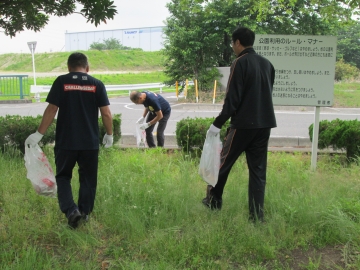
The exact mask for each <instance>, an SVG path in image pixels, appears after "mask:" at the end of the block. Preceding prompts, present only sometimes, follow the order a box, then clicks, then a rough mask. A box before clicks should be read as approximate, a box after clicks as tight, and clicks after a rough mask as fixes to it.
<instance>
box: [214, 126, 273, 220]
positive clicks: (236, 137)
mask: <svg viewBox="0 0 360 270" xmlns="http://www.w3.org/2000/svg"><path fill="white" fill-rule="evenodd" d="M270 130H271V129H270V128H262V129H231V128H229V129H228V133H227V135H226V138H225V140H224V145H223V150H222V152H221V161H220V170H219V178H218V183H217V184H216V186H215V187H214V188H213V189H212V193H213V194H214V196H215V197H217V198H219V199H222V194H223V191H224V187H225V184H226V181H227V178H228V176H229V173H230V170H231V168H232V166H233V165H234V163H235V161H236V160H237V158H238V157H239V156H240V155H241V154H242V153H243V152H244V151H245V154H246V161H247V165H248V169H249V187H248V193H249V195H248V197H249V212H250V218H258V219H262V218H263V215H264V213H263V208H264V198H265V184H266V166H267V150H268V142H269V137H270Z"/></svg>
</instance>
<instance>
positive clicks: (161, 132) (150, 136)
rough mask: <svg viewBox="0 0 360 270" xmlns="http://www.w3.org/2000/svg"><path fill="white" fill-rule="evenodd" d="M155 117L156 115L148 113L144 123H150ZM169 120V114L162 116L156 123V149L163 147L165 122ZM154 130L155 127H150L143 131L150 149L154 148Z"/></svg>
mask: <svg viewBox="0 0 360 270" xmlns="http://www.w3.org/2000/svg"><path fill="white" fill-rule="evenodd" d="M155 117H156V114H152V113H149V115H148V117H147V119H146V123H148V122H150V121H151V120H153V119H154V118H155ZM169 118H170V113H169V114H164V115H163V118H161V119H160V121H159V122H158V127H157V130H156V139H157V146H158V147H164V142H165V136H164V131H165V128H166V125H167V122H168V120H169ZM154 128H155V125H152V126H150V127H148V128H147V129H145V131H146V142H147V144H148V146H149V147H150V148H151V147H156V145H155V142H154V137H153V134H152V133H153V130H154Z"/></svg>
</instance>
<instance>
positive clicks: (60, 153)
mask: <svg viewBox="0 0 360 270" xmlns="http://www.w3.org/2000/svg"><path fill="white" fill-rule="evenodd" d="M54 152H55V164H56V176H55V178H56V184H57V192H58V201H59V206H60V210H61V211H62V212H63V213H64V214H65V215H66V216H67V217H68V216H69V215H70V214H71V213H72V212H73V211H74V210H75V209H79V211H80V212H82V213H84V214H90V212H91V211H92V210H93V208H94V201H95V194H96V185H97V173H98V155H99V150H63V149H57V148H56V147H55V149H54ZM76 163H77V164H78V167H79V169H78V173H79V181H80V188H79V198H78V204H77V205H76V204H75V202H74V199H73V194H72V189H71V178H72V172H73V169H74V167H75V164H76Z"/></svg>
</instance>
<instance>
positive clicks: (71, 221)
mask: <svg viewBox="0 0 360 270" xmlns="http://www.w3.org/2000/svg"><path fill="white" fill-rule="evenodd" d="M80 219H81V214H80V212H79V210H78V209H75V210H74V211H73V212H72V213H71V214H70V215H69V216H68V225H69V226H70V228H72V229H76V228H77V227H78V225H79V221H80Z"/></svg>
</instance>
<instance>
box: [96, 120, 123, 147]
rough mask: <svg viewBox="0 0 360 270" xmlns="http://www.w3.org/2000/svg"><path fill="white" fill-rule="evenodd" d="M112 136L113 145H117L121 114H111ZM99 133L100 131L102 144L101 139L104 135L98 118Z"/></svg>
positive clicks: (102, 126) (119, 136)
mask: <svg viewBox="0 0 360 270" xmlns="http://www.w3.org/2000/svg"><path fill="white" fill-rule="evenodd" d="M112 117H113V135H114V144H115V143H117V142H118V141H119V140H120V138H121V114H113V116H112ZM99 131H100V143H102V138H103V137H104V135H105V132H106V130H105V127H104V125H103V123H102V120H101V118H99Z"/></svg>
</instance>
